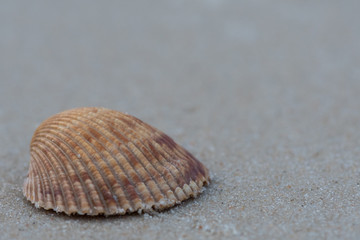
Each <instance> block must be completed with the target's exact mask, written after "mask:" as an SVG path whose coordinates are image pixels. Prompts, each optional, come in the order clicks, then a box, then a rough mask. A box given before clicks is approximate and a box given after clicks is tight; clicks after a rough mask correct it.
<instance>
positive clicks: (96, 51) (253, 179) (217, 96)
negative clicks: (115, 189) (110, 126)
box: [0, 0, 360, 239]
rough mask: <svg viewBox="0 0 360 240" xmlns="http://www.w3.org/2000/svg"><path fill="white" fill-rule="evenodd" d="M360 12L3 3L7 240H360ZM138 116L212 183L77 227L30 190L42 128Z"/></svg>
mask: <svg viewBox="0 0 360 240" xmlns="http://www.w3.org/2000/svg"><path fill="white" fill-rule="evenodd" d="M359 9H360V2H359V1H358V0H344V1H335V0H318V1H304V0H294V1H281V0H274V1H265V0H264V1H260V0H256V1H235V0H234V1H222V0H208V1H205V0H204V1H56V2H53V1H13V0H8V1H1V2H0V232H1V234H0V239H119V238H121V239H123V238H124V239H125V238H128V239H272V238H277V239H339V238H341V239H358V237H359V236H360V147H359V146H360V111H359V109H360V27H359V23H360V15H359ZM80 106H103V107H107V108H112V109H116V110H119V111H124V112H128V113H130V114H132V115H134V116H137V117H139V118H141V119H142V120H144V121H145V122H148V123H150V124H152V125H153V126H155V127H157V128H159V129H161V130H162V131H164V132H166V133H167V134H169V135H170V136H171V137H173V138H174V139H175V140H176V141H177V142H178V143H180V144H181V145H183V146H184V147H186V148H187V149H188V150H189V151H190V152H192V153H193V154H194V155H195V156H196V157H197V158H198V159H200V160H201V161H202V162H203V163H204V164H205V165H206V166H207V167H208V168H209V169H210V170H211V173H212V179H213V181H212V184H211V185H210V186H209V187H208V188H207V189H206V191H205V192H204V193H203V194H202V195H201V196H200V197H199V198H197V199H195V200H190V201H187V202H185V203H183V204H181V205H180V206H177V207H175V208H173V209H171V210H169V211H166V212H162V213H159V214H155V215H148V214H145V215H137V214H135V215H131V216H116V217H108V218H105V217H96V218H92V217H68V216H66V215H62V214H56V213H54V212H51V211H43V210H38V209H36V208H35V207H34V206H32V205H31V204H30V203H28V202H27V201H25V199H24V197H23V196H22V192H21V186H22V183H23V180H24V178H25V176H26V174H27V170H28V164H29V152H28V151H29V149H28V148H29V143H30V140H31V137H32V134H33V132H34V130H35V128H36V127H37V126H38V125H39V124H40V122H41V121H43V120H44V119H46V118H47V117H49V116H50V115H52V114H55V113H57V112H60V111H63V110H66V109H69V108H73V107H80Z"/></svg>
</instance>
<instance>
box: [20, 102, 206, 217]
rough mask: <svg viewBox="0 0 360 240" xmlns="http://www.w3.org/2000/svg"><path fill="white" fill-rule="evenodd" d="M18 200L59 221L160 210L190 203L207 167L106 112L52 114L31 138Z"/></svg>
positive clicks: (157, 134) (150, 130) (144, 127)
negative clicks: (73, 216)
mask: <svg viewBox="0 0 360 240" xmlns="http://www.w3.org/2000/svg"><path fill="white" fill-rule="evenodd" d="M30 154H31V159H30V168H29V173H28V177H27V178H26V180H25V182H24V189H23V191H24V195H25V197H26V198H27V199H28V200H29V201H31V202H32V203H33V204H35V206H36V207H42V208H45V209H53V210H55V211H56V212H65V213H66V214H68V215H70V214H75V213H77V214H88V215H98V214H105V215H114V214H125V213H131V212H142V211H153V210H162V209H166V208H169V207H171V206H174V205H175V204H179V203H180V202H182V201H184V200H186V199H188V198H190V197H196V196H197V195H198V194H199V193H200V192H201V189H202V187H203V185H206V184H208V183H209V181H210V179H209V172H208V170H207V169H206V167H205V166H204V165H203V164H202V163H200V162H199V161H198V160H197V159H196V158H195V157H193V156H192V155H191V154H190V153H189V152H188V151H186V150H185V149H184V148H182V147H181V146H179V145H178V144H176V143H175V142H174V141H173V140H172V139H171V138H170V137H168V136H167V135H166V134H164V133H162V132H161V131H159V130H157V129H155V128H154V127H151V126H150V125H148V124H146V123H144V122H142V121H141V120H139V119H137V118H135V117H133V116H130V115H127V114H124V113H121V112H117V111H113V110H109V109H105V108H78V109H72V110H68V111H65V112H62V113H59V114H56V115H54V116H52V117H50V118H49V119H47V120H45V121H44V122H43V123H42V124H41V125H40V126H39V127H38V128H37V129H36V131H35V133H34V136H33V138H32V140H31V145H30Z"/></svg>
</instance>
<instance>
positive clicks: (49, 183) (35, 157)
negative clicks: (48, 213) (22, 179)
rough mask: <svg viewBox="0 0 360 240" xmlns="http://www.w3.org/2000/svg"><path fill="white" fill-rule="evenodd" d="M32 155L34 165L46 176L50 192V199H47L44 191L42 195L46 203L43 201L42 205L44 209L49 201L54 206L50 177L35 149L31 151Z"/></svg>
mask: <svg viewBox="0 0 360 240" xmlns="http://www.w3.org/2000/svg"><path fill="white" fill-rule="evenodd" d="M32 153H33V155H34V159H33V161H34V162H35V164H37V165H38V166H39V168H42V169H43V170H44V172H45V174H46V178H47V182H48V184H47V185H48V187H49V188H50V192H51V195H50V196H51V198H50V199H49V198H48V196H47V194H46V191H45V193H44V195H45V196H46V201H44V203H45V206H44V207H46V205H47V203H49V200H50V203H51V204H52V205H54V203H55V201H56V200H55V193H54V187H53V182H52V181H51V177H50V175H49V173H48V172H47V171H46V170H45V169H46V167H45V166H44V164H43V163H42V161H41V157H40V155H39V153H38V151H37V150H36V149H34V150H33V151H32ZM46 178H44V183H45V180H46ZM44 199H45V198H44Z"/></svg>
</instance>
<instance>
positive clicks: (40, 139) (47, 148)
mask: <svg viewBox="0 0 360 240" xmlns="http://www.w3.org/2000/svg"><path fill="white" fill-rule="evenodd" d="M35 142H38V143H41V144H42V146H43V148H44V150H45V151H48V152H50V153H51V154H52V155H53V156H54V160H55V161H56V162H57V163H58V164H59V165H60V167H61V170H62V172H63V173H64V175H65V177H66V179H67V182H68V184H69V185H70V186H71V189H72V192H71V193H72V194H73V198H74V199H73V200H74V202H75V204H76V208H77V209H81V208H80V206H81V205H80V203H79V195H78V192H77V191H76V189H75V187H74V183H73V181H72V180H71V179H70V173H69V171H68V169H67V168H66V167H65V166H64V164H63V163H62V161H61V160H60V159H59V157H58V154H57V153H55V152H54V151H53V148H52V147H51V146H49V144H51V145H52V144H54V143H53V142H52V141H51V140H50V141H49V139H48V138H45V137H42V135H41V134H39V137H38V139H36V140H35V141H34V143H35ZM73 169H74V168H73ZM74 171H75V169H74ZM65 195H66V194H65ZM66 199H67V198H66ZM68 210H69V212H70V207H69V209H68Z"/></svg>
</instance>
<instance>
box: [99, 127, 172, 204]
mask: <svg viewBox="0 0 360 240" xmlns="http://www.w3.org/2000/svg"><path fill="white" fill-rule="evenodd" d="M92 122H94V123H96V124H97V125H98V126H100V127H101V128H102V129H104V130H105V131H106V132H107V133H108V134H106V133H101V134H102V135H103V136H104V137H105V138H106V139H107V140H109V141H110V142H111V143H113V144H116V142H115V141H113V140H110V139H109V137H111V138H113V139H115V140H117V141H119V142H121V143H122V145H124V146H126V148H127V150H128V151H129V152H130V153H131V154H132V156H133V157H135V158H136V160H137V162H138V163H139V164H140V165H141V167H142V170H143V171H144V172H146V176H145V177H146V178H150V179H152V181H153V182H154V183H155V184H156V187H157V189H158V190H159V191H160V192H161V194H162V195H163V196H164V197H165V196H166V194H165V193H164V192H163V190H162V189H161V188H160V187H159V186H158V185H157V181H156V179H155V178H154V176H152V174H150V172H149V171H148V169H147V168H146V167H145V164H144V161H143V160H142V159H141V158H140V157H139V156H137V154H135V153H134V151H133V150H132V149H131V148H130V147H129V145H128V144H125V142H124V141H123V140H122V139H121V138H120V137H119V136H117V135H116V134H115V133H114V131H117V132H118V133H119V134H120V135H121V137H122V138H124V139H125V140H126V141H127V142H129V143H130V142H131V140H130V139H128V138H127V137H126V136H125V135H123V134H122V133H121V132H119V131H118V130H117V129H114V131H110V129H108V124H107V123H106V122H104V121H101V122H102V123H103V124H100V123H98V122H95V121H92ZM104 134H105V135H104ZM106 135H108V136H106ZM137 149H138V148H137ZM138 150H139V151H140V149H138ZM120 151H121V152H122V150H121V149H120ZM140 152H141V151H140ZM123 155H125V156H127V155H128V154H123ZM147 160H148V159H147ZM128 162H129V164H130V165H131V166H132V167H133V169H134V171H135V172H136V173H137V174H138V175H139V177H140V178H141V179H142V180H145V179H144V177H143V176H142V174H140V173H139V172H138V171H136V169H135V167H134V166H133V165H132V164H131V163H130V161H128ZM148 162H149V163H150V164H151V166H152V167H153V165H152V163H151V162H150V161H149V160H148ZM153 168H154V167H153ZM154 171H156V170H155V168H154ZM143 182H145V181H143ZM145 186H146V187H147V189H148V191H149V192H150V193H151V194H152V198H153V199H154V200H155V199H156V197H155V193H153V191H152V190H151V188H150V187H149V186H148V185H147V184H145Z"/></svg>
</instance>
